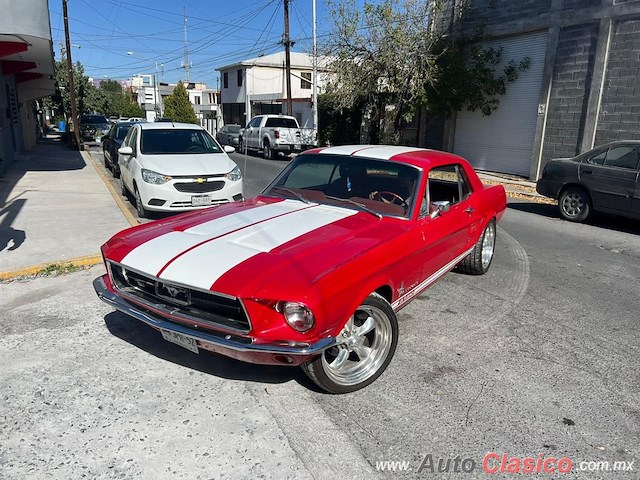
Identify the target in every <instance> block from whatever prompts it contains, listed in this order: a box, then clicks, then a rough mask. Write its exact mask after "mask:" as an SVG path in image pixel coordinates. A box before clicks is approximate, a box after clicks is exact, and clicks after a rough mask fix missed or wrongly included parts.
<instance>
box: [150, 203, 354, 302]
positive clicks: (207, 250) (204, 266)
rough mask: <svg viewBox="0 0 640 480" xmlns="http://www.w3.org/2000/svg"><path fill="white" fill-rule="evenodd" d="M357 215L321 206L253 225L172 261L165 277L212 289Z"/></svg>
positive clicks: (349, 211)
mask: <svg viewBox="0 0 640 480" xmlns="http://www.w3.org/2000/svg"><path fill="white" fill-rule="evenodd" d="M357 213H358V212H357V211H354V210H348V209H345V208H338V207H330V206H326V205H318V206H314V207H313V208H309V209H307V210H305V211H297V212H292V213H290V214H289V215H284V216H281V217H278V218H274V219H271V220H269V221H268V222H263V223H260V224H257V225H252V226H250V227H248V228H245V229H242V230H238V231H236V232H234V233H231V234H229V235H226V236H224V237H222V238H218V239H216V240H214V241H211V242H207V243H206V244H204V245H202V246H200V247H198V248H195V249H193V250H191V251H190V252H188V253H187V254H185V255H183V256H181V257H179V258H178V259H177V260H176V261H175V262H172V263H171V264H170V265H169V266H168V267H167V268H166V269H165V271H164V272H163V273H162V275H161V278H162V279H164V280H167V281H172V282H176V283H181V284H186V285H193V286H195V287H197V288H202V289H207V290H208V289H210V288H211V286H212V285H213V284H214V283H215V282H216V280H218V279H219V278H220V277H221V276H222V275H224V274H225V273H226V272H227V271H229V270H231V269H232V268H234V267H235V266H237V265H239V264H240V263H242V262H244V261H246V260H249V259H250V258H252V257H254V256H256V255H258V254H260V253H267V252H270V251H271V250H273V249H275V248H277V247H280V246H281V245H284V244H285V243H288V242H290V241H292V240H295V239H296V238H298V237H300V236H302V235H304V234H307V233H310V232H312V231H314V230H317V229H320V228H322V227H324V226H326V225H329V224H331V223H334V222H337V221H339V220H342V219H344V218H347V217H350V216H352V215H356V214H357Z"/></svg>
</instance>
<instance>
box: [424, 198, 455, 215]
mask: <svg viewBox="0 0 640 480" xmlns="http://www.w3.org/2000/svg"><path fill="white" fill-rule="evenodd" d="M449 207H451V202H448V201H446V200H444V201H440V202H432V203H431V213H430V214H429V216H430V217H431V218H436V217H439V216H440V215H442V214H443V213H446V212H448V211H449Z"/></svg>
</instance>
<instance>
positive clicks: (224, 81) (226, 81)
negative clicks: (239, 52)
mask: <svg viewBox="0 0 640 480" xmlns="http://www.w3.org/2000/svg"><path fill="white" fill-rule="evenodd" d="M222 88H229V72H224V73H223V74H222Z"/></svg>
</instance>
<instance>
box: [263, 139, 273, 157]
mask: <svg viewBox="0 0 640 480" xmlns="http://www.w3.org/2000/svg"><path fill="white" fill-rule="evenodd" d="M262 156H263V157H264V158H265V159H267V160H271V159H272V158H273V152H272V151H271V145H270V144H269V142H264V145H263V148H262Z"/></svg>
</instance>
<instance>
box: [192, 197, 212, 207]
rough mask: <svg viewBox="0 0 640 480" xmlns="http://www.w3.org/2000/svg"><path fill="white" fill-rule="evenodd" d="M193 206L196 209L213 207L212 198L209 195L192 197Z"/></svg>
mask: <svg viewBox="0 0 640 480" xmlns="http://www.w3.org/2000/svg"><path fill="white" fill-rule="evenodd" d="M191 205H193V206H194V207H203V206H205V205H211V197H210V196H209V195H198V196H193V197H191Z"/></svg>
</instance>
